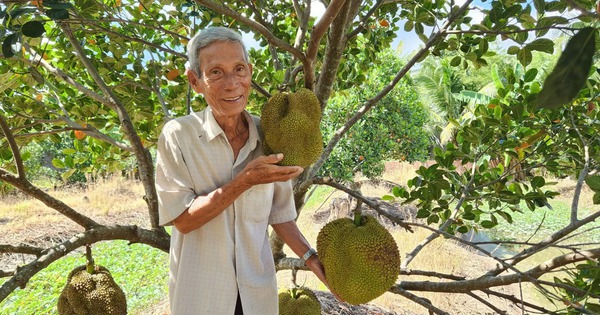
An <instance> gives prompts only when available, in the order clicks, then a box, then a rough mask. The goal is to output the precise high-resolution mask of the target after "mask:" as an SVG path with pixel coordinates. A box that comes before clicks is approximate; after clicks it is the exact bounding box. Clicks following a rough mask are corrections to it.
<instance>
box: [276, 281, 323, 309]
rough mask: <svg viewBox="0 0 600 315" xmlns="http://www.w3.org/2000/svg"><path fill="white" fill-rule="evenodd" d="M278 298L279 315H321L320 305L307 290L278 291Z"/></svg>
mask: <svg viewBox="0 0 600 315" xmlns="http://www.w3.org/2000/svg"><path fill="white" fill-rule="evenodd" d="M278 297H279V315H321V303H320V302H319V300H318V299H317V296H316V295H315V293H314V292H313V291H312V290H310V289H308V288H304V287H299V288H290V289H284V290H280V291H279V294H278Z"/></svg>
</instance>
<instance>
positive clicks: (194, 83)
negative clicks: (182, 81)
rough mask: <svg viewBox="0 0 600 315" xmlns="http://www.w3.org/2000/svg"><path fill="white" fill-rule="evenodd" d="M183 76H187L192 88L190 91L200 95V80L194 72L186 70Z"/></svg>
mask: <svg viewBox="0 0 600 315" xmlns="http://www.w3.org/2000/svg"><path fill="white" fill-rule="evenodd" d="M185 74H186V75H187V78H188V82H189V83H190V86H191V87H192V89H193V90H194V91H195V92H196V93H202V91H201V88H200V78H198V76H197V75H196V72H194V71H192V70H190V69H186V70H185Z"/></svg>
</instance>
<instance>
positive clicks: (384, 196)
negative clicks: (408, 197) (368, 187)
mask: <svg viewBox="0 0 600 315" xmlns="http://www.w3.org/2000/svg"><path fill="white" fill-rule="evenodd" d="M394 199H395V198H394V196H392V195H383V196H381V200H385V201H393V200H394Z"/></svg>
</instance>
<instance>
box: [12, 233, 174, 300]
mask: <svg viewBox="0 0 600 315" xmlns="http://www.w3.org/2000/svg"><path fill="white" fill-rule="evenodd" d="M107 240H126V241H130V243H143V244H147V245H150V246H152V247H154V248H157V249H160V250H162V251H164V252H167V253H168V252H169V235H168V234H166V233H162V232H160V231H158V230H147V229H141V228H139V227H137V226H135V225H132V226H110V227H107V226H99V227H96V228H94V229H91V230H88V231H85V232H83V233H81V234H78V235H75V236H73V237H72V238H71V239H69V240H67V241H64V242H62V243H61V244H58V245H56V246H54V247H51V248H49V249H48V250H47V251H46V252H45V253H44V254H43V255H42V256H40V257H39V258H37V259H36V260H34V261H32V262H30V263H29V264H27V265H25V266H23V267H21V268H19V269H18V271H17V273H16V274H15V275H14V276H13V277H12V278H10V279H9V280H8V281H6V282H4V283H3V284H2V286H1V287H0V301H3V300H4V299H5V298H6V297H7V296H8V295H9V294H10V293H11V292H13V291H14V290H15V289H16V288H17V287H24V286H25V285H26V284H27V282H28V281H29V279H31V277H33V276H34V275H35V274H36V273H38V272H39V271H41V270H43V269H44V268H46V267H47V266H48V265H50V264H51V263H52V262H54V261H56V260H58V259H60V258H61V257H64V256H65V255H67V254H68V253H70V252H72V251H74V250H76V249H78V248H80V247H82V246H85V245H91V244H94V243H97V242H100V241H107Z"/></svg>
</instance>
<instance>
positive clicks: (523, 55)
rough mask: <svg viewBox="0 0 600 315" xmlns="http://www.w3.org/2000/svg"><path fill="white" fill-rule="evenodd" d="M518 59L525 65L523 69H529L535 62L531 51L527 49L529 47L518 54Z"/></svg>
mask: <svg viewBox="0 0 600 315" xmlns="http://www.w3.org/2000/svg"><path fill="white" fill-rule="evenodd" d="M517 59H518V60H519V62H520V63H521V64H522V65H523V67H527V66H528V65H529V64H530V63H531V61H532V60H533V55H532V54H531V50H529V48H527V47H523V48H522V49H520V50H519V52H518V53H517Z"/></svg>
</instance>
